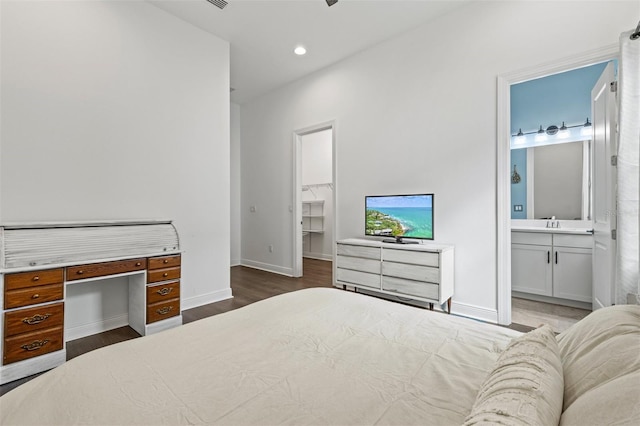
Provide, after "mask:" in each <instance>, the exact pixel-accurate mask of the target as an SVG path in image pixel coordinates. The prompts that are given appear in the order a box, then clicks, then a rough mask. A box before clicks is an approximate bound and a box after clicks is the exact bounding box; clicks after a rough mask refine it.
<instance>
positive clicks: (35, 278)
mask: <svg viewBox="0 0 640 426" xmlns="http://www.w3.org/2000/svg"><path fill="white" fill-rule="evenodd" d="M32 279H33V281H40V277H39V276H37V275H36V276H35V277H33V278H32Z"/></svg>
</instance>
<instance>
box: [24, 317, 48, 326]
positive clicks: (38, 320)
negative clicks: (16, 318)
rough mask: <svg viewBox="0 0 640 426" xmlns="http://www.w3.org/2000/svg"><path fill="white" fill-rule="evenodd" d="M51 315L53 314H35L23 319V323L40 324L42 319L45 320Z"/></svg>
mask: <svg viewBox="0 0 640 426" xmlns="http://www.w3.org/2000/svg"><path fill="white" fill-rule="evenodd" d="M50 316H51V314H44V315H42V314H35V315H34V316H32V317H30V318H24V319H23V320H22V322H23V323H25V324H28V325H35V324H40V323H41V322H42V321H45V320H46V319H47V318H49V317H50Z"/></svg>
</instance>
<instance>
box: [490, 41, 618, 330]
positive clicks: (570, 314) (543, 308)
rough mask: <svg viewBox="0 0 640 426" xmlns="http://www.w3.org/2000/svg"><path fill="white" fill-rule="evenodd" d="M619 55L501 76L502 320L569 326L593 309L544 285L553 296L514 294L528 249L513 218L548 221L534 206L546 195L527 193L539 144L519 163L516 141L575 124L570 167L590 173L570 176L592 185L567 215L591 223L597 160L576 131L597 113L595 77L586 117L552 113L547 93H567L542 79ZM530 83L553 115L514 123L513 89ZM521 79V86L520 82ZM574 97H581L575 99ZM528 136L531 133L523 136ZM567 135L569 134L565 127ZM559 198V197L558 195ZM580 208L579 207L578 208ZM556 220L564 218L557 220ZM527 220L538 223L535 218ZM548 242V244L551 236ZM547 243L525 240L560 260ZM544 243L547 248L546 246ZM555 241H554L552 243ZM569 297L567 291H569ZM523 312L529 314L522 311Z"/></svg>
mask: <svg viewBox="0 0 640 426" xmlns="http://www.w3.org/2000/svg"><path fill="white" fill-rule="evenodd" d="M616 55H617V49H616V48H614V47H611V48H609V49H607V50H604V51H603V50H600V51H597V52H591V53H588V54H585V55H583V56H582V57H579V58H573V59H572V60H571V61H566V62H564V63H561V64H551V65H550V64H547V65H544V66H540V67H536V68H532V69H528V70H524V71H520V72H516V73H512V74H510V75H504V76H500V77H499V79H498V87H499V88H498V128H499V141H498V322H499V323H500V324H505V325H507V324H510V323H512V322H514V323H515V322H518V323H521V322H523V321H525V322H528V323H529V324H530V325H531V326H534V327H535V326H538V325H539V324H540V323H543V322H547V323H552V322H555V324H557V327H554V328H566V326H567V324H570V323H571V322H575V321H577V320H578V319H580V317H582V316H584V315H586V314H587V313H588V312H589V311H590V301H589V303H587V302H586V299H585V298H584V294H583V298H582V299H581V298H580V296H578V297H576V300H578V301H577V302H576V303H571V301H569V302H568V303H566V301H565V300H562V298H561V299H560V301H559V302H560V303H558V300H556V299H554V298H553V294H550V293H545V292H544V291H543V290H541V291H540V292H539V293H540V294H547V295H549V294H550V297H549V299H546V298H545V297H538V296H539V295H534V297H527V298H526V299H520V298H518V300H516V299H512V296H513V295H518V294H516V292H515V291H514V292H513V293H514V294H512V276H513V273H516V271H513V270H512V267H515V268H522V265H523V261H522V259H523V258H526V256H524V255H523V251H520V252H512V247H513V245H512V232H511V231H512V228H511V225H512V218H517V219H531V220H532V221H535V219H539V221H538V222H542V226H544V224H545V223H546V222H545V220H544V219H542V216H541V217H540V218H537V216H535V215H534V214H533V211H534V209H533V206H534V205H535V204H539V205H540V206H541V207H542V206H543V205H544V204H545V203H546V200H543V199H541V200H540V202H539V203H538V202H536V201H535V200H534V199H533V194H532V193H531V194H527V191H526V189H525V188H527V180H528V179H527V178H528V177H529V176H531V175H533V174H532V173H528V170H527V165H528V166H529V167H533V164H534V163H533V162H532V161H531V160H532V159H533V158H535V157H534V152H533V148H532V147H533V146H534V145H535V144H532V145H531V147H527V146H526V145H524V146H522V147H521V148H520V155H519V157H520V160H517V161H519V162H517V161H516V163H517V164H516V167H515V168H514V161H513V158H512V155H511V153H512V148H513V147H514V146H513V145H514V140H515V139H516V137H517V136H521V138H520V141H519V142H520V143H522V142H523V140H528V141H530V142H533V141H534V140H537V139H536V136H538V135H540V134H542V133H543V134H544V136H547V137H548V140H547V142H545V143H542V144H546V145H551V143H550V142H551V141H553V140H554V138H557V136H556V135H558V133H559V132H562V131H564V130H566V129H567V128H569V130H571V132H572V133H571V135H570V137H572V138H574V139H575V141H576V143H577V144H579V145H580V147H581V149H576V150H572V152H574V153H576V152H577V153H579V155H580V158H579V159H576V164H575V165H573V166H571V167H569V166H568V167H567V169H570V168H572V167H573V168H574V169H575V170H574V171H576V170H578V171H580V170H581V167H584V173H582V171H580V173H574V174H576V179H572V178H571V179H570V178H569V177H567V178H566V180H574V181H576V187H577V188H579V189H580V191H583V190H584V188H585V187H586V188H587V193H586V194H581V195H580V196H578V197H577V199H578V200H580V202H579V203H578V204H579V205H578V206H577V207H576V209H577V210H571V211H572V213H571V217H570V218H563V220H569V221H570V223H578V222H577V221H582V224H583V225H584V224H585V223H586V224H590V223H591V217H589V210H590V209H589V207H588V203H584V202H583V201H585V200H586V201H588V195H589V194H591V190H590V189H589V188H590V186H589V185H590V184H591V182H590V180H589V179H590V177H589V176H588V172H589V171H590V170H591V168H592V164H590V161H592V160H591V155H590V145H589V144H588V143H585V142H584V141H582V140H581V139H580V136H579V135H577V136H576V133H578V134H579V132H580V130H582V127H584V126H585V124H587V119H589V120H593V117H592V116H591V102H590V95H591V87H592V85H593V82H590V85H591V86H590V87H588V89H587V90H586V91H585V95H584V97H586V99H587V104H586V107H585V106H584V102H583V107H582V110H581V111H582V112H581V113H578V115H580V114H581V115H583V116H582V117H581V118H580V117H572V118H569V117H568V115H569V114H567V113H565V112H563V111H562V108H560V110H559V111H560V112H556V115H558V117H550V116H549V114H552V113H553V112H554V111H556V109H557V108H555V107H554V108H550V107H548V106H545V105H544V101H545V98H547V97H548V98H552V97H553V96H552V95H553V94H554V93H559V94H561V95H562V94H563V88H562V87H560V88H558V87H551V88H549V89H548V90H544V89H540V87H543V86H540V84H542V83H545V80H547V79H548V80H549V82H550V83H552V85H553V84H555V83H557V82H555V81H554V80H562V78H558V77H559V76H560V77H564V78H566V77H567V76H569V75H570V73H571V72H573V71H575V70H582V72H583V73H584V71H585V70H587V69H589V67H593V66H595V67H596V68H597V67H600V68H604V65H606V64H603V63H605V62H609V61H611V60H613V59H615V57H616ZM598 64H602V65H598ZM600 71H601V69H598V70H595V71H594V72H592V74H594V75H595V76H596V78H597V76H598V74H599V73H600ZM528 84H531V85H535V84H537V85H539V86H540V87H538V88H536V89H535V90H534V92H536V93H535V99H534V100H533V102H534V103H536V105H535V108H537V109H539V110H540V111H543V112H544V113H545V114H547V115H546V116H545V115H544V114H542V116H541V117H540V118H532V119H531V121H533V122H535V124H531V123H528V124H521V123H514V122H513V121H514V118H515V119H517V118H518V117H520V118H521V116H522V114H520V111H517V112H515V113H514V111H513V108H514V107H517V101H518V100H517V99H514V98H512V93H513V90H512V89H513V88H514V87H516V88H523V87H524V86H526V85H528ZM519 85H521V86H520V87H518V86H519ZM587 86H589V85H587ZM565 96H566V93H565ZM568 100H569V101H575V100H574V99H568ZM512 102H513V103H512ZM574 107H575V106H574ZM535 108H534V109H535ZM569 108H570V107H569ZM585 108H586V109H587V110H588V112H585ZM578 110H580V108H578ZM568 112H570V111H568ZM563 121H564V122H563ZM588 124H589V125H590V124H591V121H589V122H588ZM514 127H515V128H514ZM521 127H524V128H521ZM522 136H525V137H524V138H522ZM563 137H567V136H566V134H565V133H564V132H563ZM540 140H542V137H540V138H539V140H538V142H540ZM536 143H537V142H536ZM517 148H518V147H517ZM528 148H529V149H528ZM522 154H525V155H522ZM526 154H529V155H530V158H529V161H527V158H526ZM563 155H565V154H563ZM514 157H518V156H514ZM523 157H524V158H523ZM538 157H539V158H540V161H542V160H541V159H542V158H543V157H544V155H542V154H541V155H540V156H538ZM552 157H553V156H552ZM541 170H544V169H541ZM531 171H533V170H531ZM563 171H566V170H563ZM531 183H532V182H529V189H531V185H530V184H531ZM515 186H519V187H520V189H521V190H522V189H525V190H524V191H521V192H520V193H519V194H518V193H517V192H516V191H514V187H515ZM585 195H587V198H585ZM552 198H553V197H552ZM556 199H558V198H557V197H556ZM562 200H563V199H560V201H562ZM527 201H529V202H530V203H531V204H532V205H531V206H528V204H529V203H528V202H527ZM585 206H587V207H585ZM576 211H577V212H578V213H575V212H576ZM585 213H586V214H585ZM528 214H529V215H528ZM540 214H541V213H540ZM543 216H544V217H545V218H546V217H547V215H543ZM552 218H553V215H550V216H549V217H548V218H546V220H548V221H550V223H551V219H552ZM554 219H556V218H554ZM571 221H576V222H571ZM525 222H526V221H525ZM553 223H559V222H557V221H556V222H553ZM527 225H530V226H534V222H532V223H530V224H527ZM535 225H536V226H538V225H540V223H535ZM536 231H539V230H536ZM522 235H524V234H519V235H517V237H518V238H516V241H515V243H516V246H518V245H519V244H520V243H528V242H527V241H520V237H522ZM540 235H542V234H540ZM549 239H551V237H549ZM543 243H544V244H547V242H546V241H545V242H543ZM543 243H536V244H539V245H537V246H534V245H531V246H524V245H523V246H520V247H519V248H520V249H522V248H532V249H535V250H537V251H531V253H532V255H534V256H540V257H541V259H542V258H543V257H544V259H543V260H542V261H541V262H545V263H546V260H547V259H546V258H547V257H548V258H549V259H548V261H549V262H548V263H550V264H553V263H554V260H555V259H554V258H553V253H557V251H555V252H554V251H553V249H548V248H545V247H542V245H543ZM548 243H549V245H550V244H552V243H551V241H549V242H548ZM591 244H592V242H590V243H589V247H591ZM541 247H542V248H544V250H543V249H542V248H541ZM550 247H552V246H551V245H550ZM571 250H572V252H571V256H574V257H575V258H577V257H576V256H578V255H581V256H582V257H583V258H586V257H587V256H586V255H585V253H586V252H587V251H589V252H590V250H591V249H590V248H589V249H588V250H587V249H586V245H585V247H584V248H583V247H580V248H576V249H573V248H572V249H571ZM589 256H590V254H589ZM513 262H517V263H513ZM525 263H526V262H525ZM551 266H552V265H550V266H549V268H551ZM582 269H584V268H582ZM556 273H557V275H558V276H559V275H560V271H556ZM526 274H528V272H525V273H522V272H521V271H520V276H523V275H526ZM589 275H590V274H589ZM545 280H546V281H548V283H547V284H546V291H549V289H550V288H552V286H553V283H552V280H553V271H552V270H551V269H549V270H548V271H547V272H543V273H541V274H540V275H539V282H542V281H545ZM535 292H536V290H533V291H532V293H535ZM518 296H522V294H519V295H518ZM564 297H567V296H566V295H565V296H564ZM589 300H590V299H589ZM549 302H552V303H549ZM561 306H562V307H561ZM563 306H567V307H568V308H566V309H565V308H564V307H563ZM521 313H522V314H524V315H520V314H521ZM525 317H527V319H523V318H525ZM563 317H566V318H563ZM529 324H526V325H529Z"/></svg>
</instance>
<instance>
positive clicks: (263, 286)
mask: <svg viewBox="0 0 640 426" xmlns="http://www.w3.org/2000/svg"><path fill="white" fill-rule="evenodd" d="M331 266H332V263H331V262H327V261H323V260H314V259H306V258H305V259H304V262H303V277H302V278H291V277H287V276H284V275H278V274H274V273H271V272H266V271H261V270H258V269H252V268H247V267H244V266H234V267H232V268H231V289H232V292H233V299H228V300H223V301H221V302H216V303H210V304H208V305H204V306H199V307H197V308H193V309H188V310H185V311H183V312H182V322H183V323H184V324H186V323H189V322H192V321H197V320H199V319H202V318H206V317H210V316H213V315H217V314H221V313H223V312H228V311H232V310H234V309H238V308H241V307H243V306H246V305H249V304H251V303H253V302H257V301H259V300H263V299H266V298H269V297H272V296H277V295H279V294H283V293H287V292H290V291H295V290H301V289H304V288H312V287H331V286H332V267H331ZM510 328H513V329H515V330H519V331H529V330H531V328H530V327H526V326H519V325H518V324H512V325H511V327H510ZM137 337H140V335H139V334H138V333H136V332H135V331H134V330H133V329H132V328H130V327H120V328H116V329H114V330H109V331H105V332H104V333H99V334H95V335H92V336H88V337H84V338H82V339H77V340H72V341H70V342H67V360H70V359H72V358H75V357H77V356H78V355H81V354H83V353H86V352H89V351H92V350H94V349H98V348H101V347H103V346H108V345H111V344H114V343H118V342H123V341H125V340H129V339H135V338H137ZM38 375H39V374H35V375H33V376H29V377H25V378H24V379H19V380H15V381H13V382H10V383H7V384H4V385H2V386H0V395H4V394H5V393H7V392H9V391H10V390H11V389H15V388H16V387H18V386H20V385H21V384H23V383H26V382H28V381H29V380H31V379H33V378H34V377H37V376H38Z"/></svg>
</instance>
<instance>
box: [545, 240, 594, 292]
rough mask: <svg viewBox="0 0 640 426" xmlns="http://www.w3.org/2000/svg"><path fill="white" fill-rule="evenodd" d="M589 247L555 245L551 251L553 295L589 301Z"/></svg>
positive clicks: (590, 281) (590, 285)
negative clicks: (552, 251)
mask: <svg viewBox="0 0 640 426" xmlns="http://www.w3.org/2000/svg"><path fill="white" fill-rule="evenodd" d="M592 282H593V279H592V273H591V249H585V248H571V247H556V248H555V250H554V253H553V296H554V297H562V298H563V299H571V300H579V301H581V302H588V303H591V292H592V290H591V288H592Z"/></svg>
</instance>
